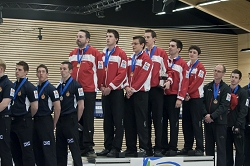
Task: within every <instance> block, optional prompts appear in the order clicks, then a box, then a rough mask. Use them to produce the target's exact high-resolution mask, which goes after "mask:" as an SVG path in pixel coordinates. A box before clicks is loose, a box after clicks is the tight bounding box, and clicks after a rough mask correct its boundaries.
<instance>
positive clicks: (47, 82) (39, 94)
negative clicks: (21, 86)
mask: <svg viewBox="0 0 250 166" xmlns="http://www.w3.org/2000/svg"><path fill="white" fill-rule="evenodd" d="M48 84H49V81H48V80H47V81H46V83H45V84H44V85H43V87H42V89H41V90H40V91H39V93H38V101H39V99H40V97H41V95H42V93H43V90H44V89H45V87H46V86H47V85H48ZM36 89H37V91H38V85H37V87H36Z"/></svg>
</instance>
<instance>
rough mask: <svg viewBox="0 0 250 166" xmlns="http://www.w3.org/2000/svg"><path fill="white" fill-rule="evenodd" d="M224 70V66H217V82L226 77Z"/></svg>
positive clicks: (215, 74) (215, 76)
mask: <svg viewBox="0 0 250 166" xmlns="http://www.w3.org/2000/svg"><path fill="white" fill-rule="evenodd" d="M224 74H225V73H224V70H223V66H222V65H217V66H215V68H214V79H215V80H219V79H222V77H223V76H224Z"/></svg>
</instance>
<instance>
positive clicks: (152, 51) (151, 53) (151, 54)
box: [146, 46, 156, 59]
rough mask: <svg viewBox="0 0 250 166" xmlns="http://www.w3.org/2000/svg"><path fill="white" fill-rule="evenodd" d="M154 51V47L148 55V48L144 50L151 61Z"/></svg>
mask: <svg viewBox="0 0 250 166" xmlns="http://www.w3.org/2000/svg"><path fill="white" fill-rule="evenodd" d="M155 51H156V46H154V47H153V49H151V52H150V54H149V53H148V52H149V50H148V48H146V52H147V54H149V55H150V59H152V57H153V55H154V53H155Z"/></svg>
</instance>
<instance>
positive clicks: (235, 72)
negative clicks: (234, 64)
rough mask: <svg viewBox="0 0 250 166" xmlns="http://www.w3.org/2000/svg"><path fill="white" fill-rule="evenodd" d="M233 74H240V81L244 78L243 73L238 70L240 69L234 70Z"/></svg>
mask: <svg viewBox="0 0 250 166" xmlns="http://www.w3.org/2000/svg"><path fill="white" fill-rule="evenodd" d="M232 73H234V74H239V79H241V77H242V73H241V71H240V70H238V69H234V70H233V71H232ZM232 73H231V75H232Z"/></svg>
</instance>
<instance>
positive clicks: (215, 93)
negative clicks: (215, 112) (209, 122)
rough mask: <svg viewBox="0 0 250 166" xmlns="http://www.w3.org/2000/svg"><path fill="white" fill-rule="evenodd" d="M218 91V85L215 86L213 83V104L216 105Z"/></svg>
mask: <svg viewBox="0 0 250 166" xmlns="http://www.w3.org/2000/svg"><path fill="white" fill-rule="evenodd" d="M219 89H220V84H218V86H216V85H215V83H214V90H213V91H214V92H213V93H214V94H213V96H214V104H217V103H218V100H217V96H218V92H219Z"/></svg>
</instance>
